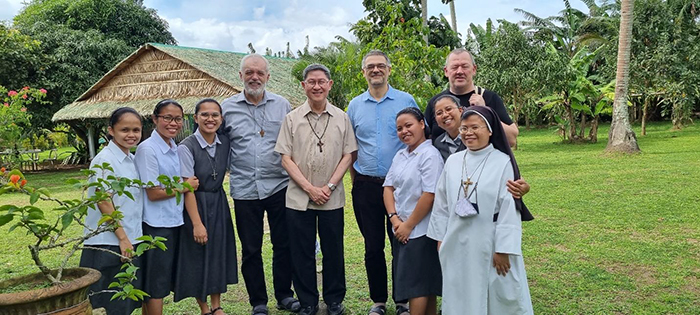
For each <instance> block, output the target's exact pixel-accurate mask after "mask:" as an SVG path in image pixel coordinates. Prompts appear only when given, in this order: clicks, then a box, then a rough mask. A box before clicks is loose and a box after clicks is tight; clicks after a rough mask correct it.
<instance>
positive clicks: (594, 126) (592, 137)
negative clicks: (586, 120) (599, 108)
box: [588, 116, 600, 143]
mask: <svg viewBox="0 0 700 315" xmlns="http://www.w3.org/2000/svg"><path fill="white" fill-rule="evenodd" d="M599 119H600V116H595V117H594V118H593V121H591V131H589V132H588V141H590V142H591V143H597V142H598V121H599Z"/></svg>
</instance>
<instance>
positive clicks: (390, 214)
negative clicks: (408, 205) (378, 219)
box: [388, 212, 399, 220]
mask: <svg viewBox="0 0 700 315" xmlns="http://www.w3.org/2000/svg"><path fill="white" fill-rule="evenodd" d="M395 215H399V214H398V213H396V212H394V213H389V215H388V216H389V220H391V217H393V216H395Z"/></svg>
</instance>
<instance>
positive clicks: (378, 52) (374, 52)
mask: <svg viewBox="0 0 700 315" xmlns="http://www.w3.org/2000/svg"><path fill="white" fill-rule="evenodd" d="M369 56H382V57H384V59H386V65H387V67H391V60H389V56H387V55H386V54H385V53H384V52H383V51H381V50H379V49H372V50H370V51H369V52H368V53H367V54H366V55H365V56H364V57H362V68H364V67H365V61H366V60H367V57H369Z"/></svg>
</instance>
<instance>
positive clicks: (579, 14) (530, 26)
mask: <svg viewBox="0 0 700 315" xmlns="http://www.w3.org/2000/svg"><path fill="white" fill-rule="evenodd" d="M563 1H564V9H563V10H561V11H560V12H559V15H553V16H550V17H546V18H542V17H539V16H537V15H535V14H533V13H530V12H528V11H525V10H523V9H517V8H516V9H515V10H514V11H515V12H516V13H520V14H522V15H523V17H524V18H525V21H522V22H520V25H522V26H523V27H525V30H526V31H529V32H531V33H532V34H533V35H534V36H536V37H537V38H540V39H542V40H543V41H545V42H550V43H552V45H554V47H555V48H556V49H557V50H560V51H562V52H563V53H565V54H566V55H567V56H569V58H571V57H573V56H574V55H575V54H576V53H577V52H578V51H579V50H580V49H581V48H583V47H587V46H593V48H594V49H595V48H597V47H599V46H601V45H602V44H605V43H606V41H607V40H606V36H604V35H605V34H603V33H604V32H603V30H604V31H607V32H610V31H611V30H613V29H614V27H610V25H611V22H614V21H615V19H614V18H613V17H611V16H610V14H608V12H609V11H612V10H614V8H615V7H614V4H611V3H610V2H609V1H608V0H604V1H602V4H601V5H600V6H599V5H597V4H596V3H595V0H583V2H584V3H585V4H586V5H587V6H588V9H589V12H590V13H589V14H586V13H584V12H583V11H581V10H578V9H575V8H572V7H571V4H570V3H569V0H563Z"/></svg>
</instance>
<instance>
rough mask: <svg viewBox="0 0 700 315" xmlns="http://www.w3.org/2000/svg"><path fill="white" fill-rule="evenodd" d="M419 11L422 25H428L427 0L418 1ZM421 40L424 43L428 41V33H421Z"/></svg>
mask: <svg viewBox="0 0 700 315" xmlns="http://www.w3.org/2000/svg"><path fill="white" fill-rule="evenodd" d="M420 11H421V19H422V20H423V27H426V28H427V27H428V0H421V1H420ZM423 40H424V41H425V43H426V44H427V43H428V34H427V33H426V34H425V35H423Z"/></svg>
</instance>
